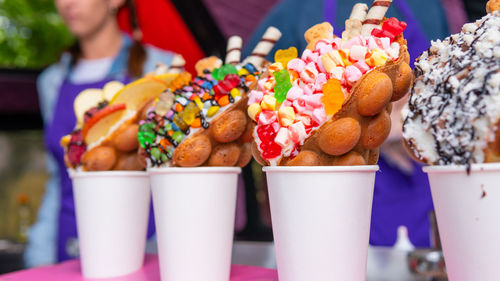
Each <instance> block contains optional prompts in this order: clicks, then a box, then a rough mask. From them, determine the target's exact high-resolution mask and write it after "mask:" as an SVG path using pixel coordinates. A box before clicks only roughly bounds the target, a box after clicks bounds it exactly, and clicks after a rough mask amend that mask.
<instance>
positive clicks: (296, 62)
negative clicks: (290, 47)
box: [287, 58, 306, 73]
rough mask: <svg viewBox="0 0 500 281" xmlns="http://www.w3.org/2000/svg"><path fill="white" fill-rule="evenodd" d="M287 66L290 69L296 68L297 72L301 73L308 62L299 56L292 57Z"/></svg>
mask: <svg viewBox="0 0 500 281" xmlns="http://www.w3.org/2000/svg"><path fill="white" fill-rule="evenodd" d="M287 67H288V69H290V70H294V71H297V73H301V72H302V70H304V68H305V67H306V63H305V62H304V61H303V60H301V59H299V58H295V59H291V60H290V61H289V62H288V64H287Z"/></svg>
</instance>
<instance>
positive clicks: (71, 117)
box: [44, 78, 154, 261]
mask: <svg viewBox="0 0 500 281" xmlns="http://www.w3.org/2000/svg"><path fill="white" fill-rule="evenodd" d="M123 80H124V81H122V82H124V83H126V82H129V81H130V79H128V78H126V79H123ZM109 81H110V80H105V81H100V82H96V83H88V84H78V85H76V84H72V83H70V82H69V81H65V82H64V83H63V85H62V86H61V88H60V91H59V97H58V100H57V103H56V107H55V112H54V115H53V116H54V117H53V120H52V122H51V123H50V124H49V125H48V126H47V127H46V129H45V136H44V138H45V145H46V146H47V149H48V151H50V153H52V155H53V156H54V158H55V159H56V160H57V165H58V168H59V171H60V174H59V177H60V182H61V183H60V186H61V209H60V210H59V225H58V238H57V239H58V243H57V246H58V249H57V256H58V260H59V261H64V260H67V259H71V258H75V254H76V246H77V245H78V244H77V240H76V238H77V231H76V219H75V205H74V202H73V186H72V183H71V179H70V178H69V176H68V173H67V171H66V165H65V164H64V150H63V148H62V147H61V145H60V140H61V138H62V137H63V136H64V135H66V134H68V133H70V132H71V131H72V130H73V129H74V126H75V124H76V117H75V113H74V111H73V101H74V100H75V98H76V96H77V95H78V94H79V93H80V92H81V91H83V90H85V89H88V88H102V87H103V86H104V84H106V83H107V82H109ZM152 217H153V216H152V209H151V212H150V221H149V227H148V237H149V236H150V235H151V234H152V233H154V221H152ZM68 250H69V252H68Z"/></svg>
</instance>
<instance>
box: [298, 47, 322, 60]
mask: <svg viewBox="0 0 500 281" xmlns="http://www.w3.org/2000/svg"><path fill="white" fill-rule="evenodd" d="M318 57H319V54H318V53H315V52H313V51H311V50H309V49H305V50H304V52H303V53H302V59H303V60H305V61H306V63H310V62H315V61H316V60H318Z"/></svg>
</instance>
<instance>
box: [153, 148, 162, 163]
mask: <svg viewBox="0 0 500 281" xmlns="http://www.w3.org/2000/svg"><path fill="white" fill-rule="evenodd" d="M151 156H152V157H153V158H154V159H156V160H160V156H161V151H160V149H158V147H153V148H151Z"/></svg>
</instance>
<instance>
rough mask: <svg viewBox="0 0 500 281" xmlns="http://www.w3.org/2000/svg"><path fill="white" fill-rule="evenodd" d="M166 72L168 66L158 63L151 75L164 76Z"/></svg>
mask: <svg viewBox="0 0 500 281" xmlns="http://www.w3.org/2000/svg"><path fill="white" fill-rule="evenodd" d="M167 71H168V66H167V65H166V64H164V63H161V62H159V63H157V64H156V68H155V71H154V73H153V75H160V74H164V73H167Z"/></svg>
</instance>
